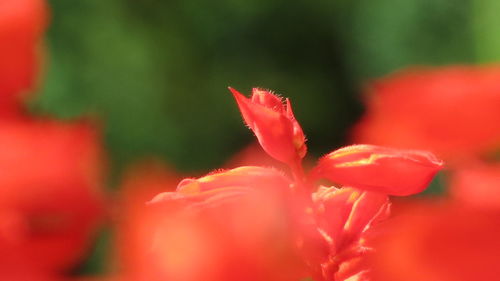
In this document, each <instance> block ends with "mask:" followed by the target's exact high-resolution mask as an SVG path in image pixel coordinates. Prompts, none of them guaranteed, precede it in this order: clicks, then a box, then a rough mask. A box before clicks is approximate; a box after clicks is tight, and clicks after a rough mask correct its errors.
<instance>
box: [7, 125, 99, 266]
mask: <svg viewBox="0 0 500 281" xmlns="http://www.w3.org/2000/svg"><path fill="white" fill-rule="evenodd" d="M0 149H2V151H1V153H0V170H2V171H3V172H2V173H1V174H0V224H2V225H3V226H0V229H1V230H0V232H3V234H0V251H1V252H3V253H4V254H2V255H0V264H4V265H10V266H12V267H17V266H19V265H24V266H31V268H33V269H52V270H54V269H55V270H65V269H68V268H69V267H70V266H73V265H74V264H75V263H76V262H77V261H78V260H79V259H80V258H82V255H83V254H84V253H85V250H86V249H87V246H88V245H89V243H90V240H89V239H90V238H91V237H92V235H93V234H94V233H95V232H96V228H97V227H98V224H99V222H100V221H101V216H102V214H103V196H102V190H101V185H102V155H101V153H100V145H99V140H98V134H97V132H96V130H95V129H94V128H93V127H92V126H91V125H90V124H85V123H79V124H64V123H58V122H53V121H46V120H45V121H33V120H17V121H13V120H9V121H5V120H4V121H1V122H0ZM6 225H7V226H9V227H6ZM9 232H12V234H14V237H11V236H10V235H9ZM9 237H10V238H9ZM11 238H14V239H11Z"/></svg>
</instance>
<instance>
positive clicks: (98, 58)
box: [30, 0, 500, 272]
mask: <svg viewBox="0 0 500 281" xmlns="http://www.w3.org/2000/svg"><path fill="white" fill-rule="evenodd" d="M49 5H50V7H51V10H52V12H51V14H52V16H51V23H50V27H49V29H48V33H47V35H46V43H45V48H46V55H45V59H44V60H45V65H44V70H43V75H42V76H43V77H42V78H40V80H41V81H43V82H42V83H41V84H40V87H39V90H38V91H39V93H38V94H37V95H36V98H35V99H33V100H31V101H30V108H31V110H32V111H34V112H36V113H37V114H42V115H49V116H54V117H56V118H61V119H70V120H71V119H78V118H80V117H82V116H91V117H92V118H96V119H98V120H99V122H100V124H101V126H102V130H103V136H104V142H105V146H106V151H107V154H108V159H109V167H110V171H109V172H110V173H109V174H110V176H109V179H110V181H109V187H110V188H115V187H117V186H119V179H120V178H121V174H122V172H123V171H124V170H125V168H126V167H127V166H128V165H129V164H131V163H133V162H134V161H137V160H139V159H143V158H145V157H155V158H159V159H161V160H163V161H165V162H167V163H169V164H170V165H172V166H173V167H175V168H176V169H178V170H180V171H183V172H186V173H198V172H200V171H207V170H211V169H214V168H216V167H218V166H220V165H221V164H222V163H224V161H226V160H227V159H228V158H229V157H230V156H231V155H233V154H234V153H235V152H237V151H239V150H240V149H242V148H243V147H245V145H247V144H249V143H250V142H251V141H253V136H252V134H251V132H250V131H249V130H248V129H246V128H245V127H244V126H243V123H242V121H241V117H240V115H239V113H238V110H237V108H236V106H235V102H234V101H233V99H232V97H231V96H230V94H229V92H228V91H227V86H232V87H234V88H236V89H238V90H240V91H242V92H245V93H248V92H249V91H250V89H251V88H252V87H254V86H258V87H264V88H269V89H273V90H275V91H276V92H277V93H279V94H282V95H283V96H287V97H290V98H291V100H292V102H293V103H294V111H295V114H296V116H297V119H299V120H300V122H301V124H302V127H303V128H304V130H305V133H306V135H307V136H308V139H309V141H308V146H309V148H310V151H311V153H312V154H313V155H316V156H319V155H321V154H323V153H326V152H328V151H330V150H331V149H333V148H335V147H337V146H339V145H341V144H344V143H347V142H348V136H349V128H350V127H351V126H352V125H353V124H354V123H355V122H356V120H358V118H359V117H360V116H361V114H362V112H363V107H362V104H361V97H362V90H363V87H364V85H366V83H368V82H369V81H370V80H372V79H375V78H378V77H382V76H384V75H387V74H390V73H392V72H394V71H397V70H398V69H401V68H404V67H408V66H415V65H431V66H434V65H450V64H464V63H467V64H470V63H472V64H476V63H489V62H494V61H495V60H498V59H500V36H499V34H498V27H499V26H500V17H498V15H497V13H496V11H498V10H499V9H500V2H498V1H495V0H470V1H465V0H397V1H394V0H378V1H369V0H358V1H347V0H333V1H305V0H298V1H284V0H274V1H267V0H255V1H243V0H217V1H205V0H168V1H165V0H141V1H138V0H106V1H102V0H80V1H67V0H50V1H49ZM104 233H105V234H103V235H101V237H100V238H99V239H98V241H97V242H96V246H95V249H94V251H93V253H92V254H91V257H90V258H89V259H88V260H87V261H86V264H84V265H82V267H81V268H80V269H78V270H80V271H82V272H98V271H100V270H102V269H103V266H104V265H103V261H104V260H105V258H104V256H105V255H106V252H108V251H109V250H107V249H108V246H109V239H110V238H109V237H111V236H110V234H109V233H108V232H106V231H105V232H104Z"/></svg>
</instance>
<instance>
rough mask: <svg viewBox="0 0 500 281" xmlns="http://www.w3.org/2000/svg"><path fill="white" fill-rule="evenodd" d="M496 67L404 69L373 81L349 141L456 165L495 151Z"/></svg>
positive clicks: (498, 135)
mask: <svg viewBox="0 0 500 281" xmlns="http://www.w3.org/2000/svg"><path fill="white" fill-rule="evenodd" d="M499 81H500V67H498V66H488V67H465V66H464V67H460V66H456V67H446V68H436V69H410V70H405V71H402V72H399V73H396V74H394V75H392V76H389V77H387V78H384V79H381V80H378V81H375V82H373V83H372V84H371V85H370V86H369V87H368V91H367V94H368V95H367V96H366V105H367V109H366V114H365V115H364V117H363V118H362V120H361V122H360V123H359V124H358V125H357V127H356V128H355V130H354V141H355V142H365V143H373V144H379V145H389V146H394V147H402V148H412V149H425V150H430V151H433V152H435V153H436V154H438V155H439V156H440V157H444V158H446V159H447V160H457V161H458V160H460V159H461V158H464V157H470V156H471V155H476V154H479V153H486V152H490V151H492V150H495V149H498V148H499V147H500V110H498V109H499V108H500V82H499Z"/></svg>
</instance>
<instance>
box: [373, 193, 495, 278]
mask: <svg viewBox="0 0 500 281" xmlns="http://www.w3.org/2000/svg"><path fill="white" fill-rule="evenodd" d="M499 221H500V212H498V210H482V209H480V208H469V207H467V206H464V205H463V204H456V203H451V202H449V203H441V204H436V203H427V204H421V205H420V206H419V207H417V208H415V206H412V210H411V211H409V212H406V214H404V215H401V216H400V217H399V218H398V219H397V220H394V221H393V222H391V223H390V224H388V225H387V226H386V227H388V228H390V230H391V231H390V232H389V231H388V232H387V233H386V235H384V236H383V237H380V238H379V239H376V240H374V243H373V246H374V247H376V248H377V252H376V253H374V254H373V255H372V256H371V257H370V261H371V262H370V266H371V268H372V270H373V275H374V276H373V279H372V280H374V281H379V280H380V281H403V280H404V281H413V280H414V281H421V280H429V281H434V280H436V281H475V280H497V279H498V276H500V268H499V267H498V257H499V255H500V240H499V239H498V233H500V223H498V222H499Z"/></svg>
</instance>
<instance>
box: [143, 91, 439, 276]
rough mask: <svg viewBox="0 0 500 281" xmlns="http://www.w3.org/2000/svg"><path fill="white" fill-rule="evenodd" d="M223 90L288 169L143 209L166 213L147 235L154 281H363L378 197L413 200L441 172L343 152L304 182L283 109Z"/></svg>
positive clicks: (184, 193) (414, 161) (296, 132)
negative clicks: (159, 277) (159, 279)
mask: <svg viewBox="0 0 500 281" xmlns="http://www.w3.org/2000/svg"><path fill="white" fill-rule="evenodd" d="M230 90H231V92H232V93H233V95H234V98H235V99H236V101H237V104H238V106H239V108H240V111H241V113H242V116H243V119H244V120H245V123H246V124H247V125H248V127H250V129H251V130H252V131H253V132H254V133H255V135H256V137H257V139H258V141H259V143H260V145H261V146H262V148H263V149H264V150H265V151H266V152H267V153H268V154H269V155H270V156H272V157H273V158H275V159H276V160H279V161H281V162H283V163H284V164H286V166H288V167H289V169H288V171H281V170H277V169H275V168H270V167H260V166H242V167H238V168H234V169H230V170H222V171H216V172H214V173H211V174H209V175H206V176H203V177H201V178H196V179H190V178H187V179H184V180H182V181H181V182H180V183H179V184H178V186H177V190H176V191H175V192H165V193H161V194H159V195H157V196H156V197H155V198H154V199H153V200H151V202H150V205H151V207H152V208H158V209H160V210H162V211H160V212H168V213H169V215H168V216H165V218H164V219H163V221H162V222H161V223H157V224H156V226H155V231H154V233H155V237H156V238H157V239H156V240H155V241H156V242H157V243H155V244H154V246H153V248H152V251H153V255H158V256H157V258H156V259H155V260H156V261H160V262H159V264H156V266H157V268H158V270H159V272H163V274H164V275H163V276H164V278H167V279H169V280H179V281H194V280H301V278H306V277H312V278H313V279H314V280H317V281H321V280H325V281H326V280H336V281H341V280H365V279H363V278H366V276H368V275H369V274H370V269H369V268H367V267H366V263H365V262H364V260H365V256H366V255H367V254H368V253H370V252H372V251H373V248H371V247H370V246H369V245H367V244H366V243H365V242H366V241H367V240H369V239H368V238H369V237H371V236H372V235H375V234H376V233H374V232H373V231H371V229H372V226H374V225H376V224H378V223H379V222H380V221H382V220H384V219H385V218H387V216H388V215H389V211H390V201H389V198H388V196H389V195H394V196H406V195H412V194H416V193H419V192H421V191H422V190H424V189H425V188H426V186H427V185H428V184H429V182H430V181H431V180H432V178H433V176H434V175H435V174H436V172H438V171H439V170H440V169H441V168H442V166H443V163H442V162H441V161H440V160H438V159H437V158H436V157H434V155H432V154H431V153H428V152H424V151H415V150H400V149H392V148H386V147H379V146H373V145H352V146H348V147H344V148H341V149H338V150H335V151H333V152H331V153H329V154H327V155H326V156H324V157H323V158H321V159H320V160H319V162H318V164H317V165H316V166H315V167H314V168H312V169H311V170H310V171H309V172H306V171H305V170H304V169H303V167H302V159H303V158H304V156H305V155H306V151H307V147H306V143H305V137H304V133H303V131H302V128H301V127H300V125H299V123H298V122H297V120H296V119H295V117H294V114H293V111H292V108H291V103H290V101H289V100H286V101H285V102H283V101H282V99H281V98H280V97H278V96H277V95H275V94H273V93H271V92H270V91H267V90H263V89H253V91H252V96H251V98H247V97H245V96H243V95H242V94H240V93H239V92H237V91H236V90H234V89H231V88H230ZM327 182H328V183H329V185H326V183H327ZM153 262H154V261H153Z"/></svg>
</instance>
